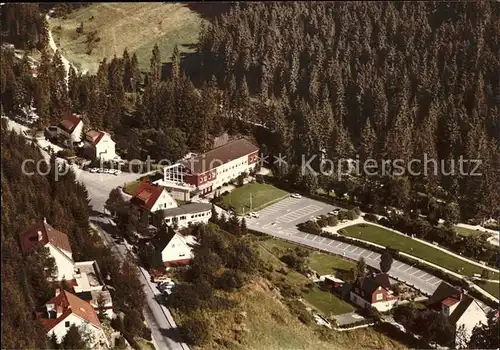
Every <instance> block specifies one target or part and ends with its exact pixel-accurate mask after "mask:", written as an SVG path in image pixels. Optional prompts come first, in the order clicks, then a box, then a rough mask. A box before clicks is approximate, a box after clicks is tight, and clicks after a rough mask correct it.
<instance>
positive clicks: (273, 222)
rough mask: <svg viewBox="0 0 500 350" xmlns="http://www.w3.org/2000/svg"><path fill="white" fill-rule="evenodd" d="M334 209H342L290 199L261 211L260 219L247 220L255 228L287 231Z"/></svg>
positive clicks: (315, 202) (301, 199)
mask: <svg viewBox="0 0 500 350" xmlns="http://www.w3.org/2000/svg"><path fill="white" fill-rule="evenodd" d="M334 209H340V208H338V207H335V206H333V205H330V204H326V203H323V202H319V201H315V200H313V199H309V198H300V199H298V198H292V197H288V198H286V199H284V200H282V201H279V202H278V203H275V204H273V205H270V206H269V207H266V208H264V209H262V210H260V211H259V217H258V218H247V219H246V220H247V223H251V224H252V225H253V226H257V227H261V228H273V229H274V230H278V231H286V230H287V229H290V228H295V227H296V226H297V224H299V223H301V222H305V221H307V220H310V219H312V218H314V217H316V216H319V215H325V214H327V213H328V212H330V211H332V210H334Z"/></svg>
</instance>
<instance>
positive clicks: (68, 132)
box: [57, 113, 83, 142]
mask: <svg viewBox="0 0 500 350" xmlns="http://www.w3.org/2000/svg"><path fill="white" fill-rule="evenodd" d="M82 130H83V121H82V119H81V118H80V117H79V116H78V115H76V114H74V113H68V114H67V115H65V116H64V117H63V120H62V121H61V122H60V123H59V124H58V125H57V133H58V135H63V136H64V137H66V138H67V139H68V140H69V141H70V142H79V141H82Z"/></svg>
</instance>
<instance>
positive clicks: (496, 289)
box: [478, 282, 500, 299]
mask: <svg viewBox="0 0 500 350" xmlns="http://www.w3.org/2000/svg"><path fill="white" fill-rule="evenodd" d="M478 285H479V287H481V288H483V289H484V290H485V291H487V292H488V293H490V294H491V295H493V296H494V297H496V298H499V299H500V283H493V282H486V283H480V282H479V283H478Z"/></svg>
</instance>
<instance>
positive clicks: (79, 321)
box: [36, 289, 109, 348]
mask: <svg viewBox="0 0 500 350" xmlns="http://www.w3.org/2000/svg"><path fill="white" fill-rule="evenodd" d="M36 317H37V319H38V320H39V321H40V322H41V323H42V324H43V325H44V327H45V329H46V331H47V336H48V337H50V336H52V334H55V335H56V337H57V341H58V342H61V340H62V339H63V338H64V336H65V335H66V333H67V332H68V330H69V328H70V327H71V325H75V326H76V327H79V328H80V329H82V330H83V331H84V332H85V333H86V334H88V336H89V341H88V345H89V347H91V348H94V347H104V346H109V342H108V340H107V338H106V334H105V333H104V330H103V328H102V326H101V322H100V321H99V318H98V317H97V313H96V311H95V310H94V308H93V307H92V305H90V304H89V303H88V302H86V301H84V300H82V299H80V298H79V297H77V296H76V295H74V294H72V293H70V292H67V291H65V290H63V291H60V290H59V289H58V290H56V296H55V297H54V298H52V299H50V300H49V301H47V302H46V303H45V305H43V307H42V308H41V309H40V310H39V311H38V312H37V313H36Z"/></svg>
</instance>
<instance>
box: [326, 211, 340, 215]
mask: <svg viewBox="0 0 500 350" xmlns="http://www.w3.org/2000/svg"><path fill="white" fill-rule="evenodd" d="M328 215H339V211H338V210H332V211H331V212H329V213H328Z"/></svg>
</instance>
